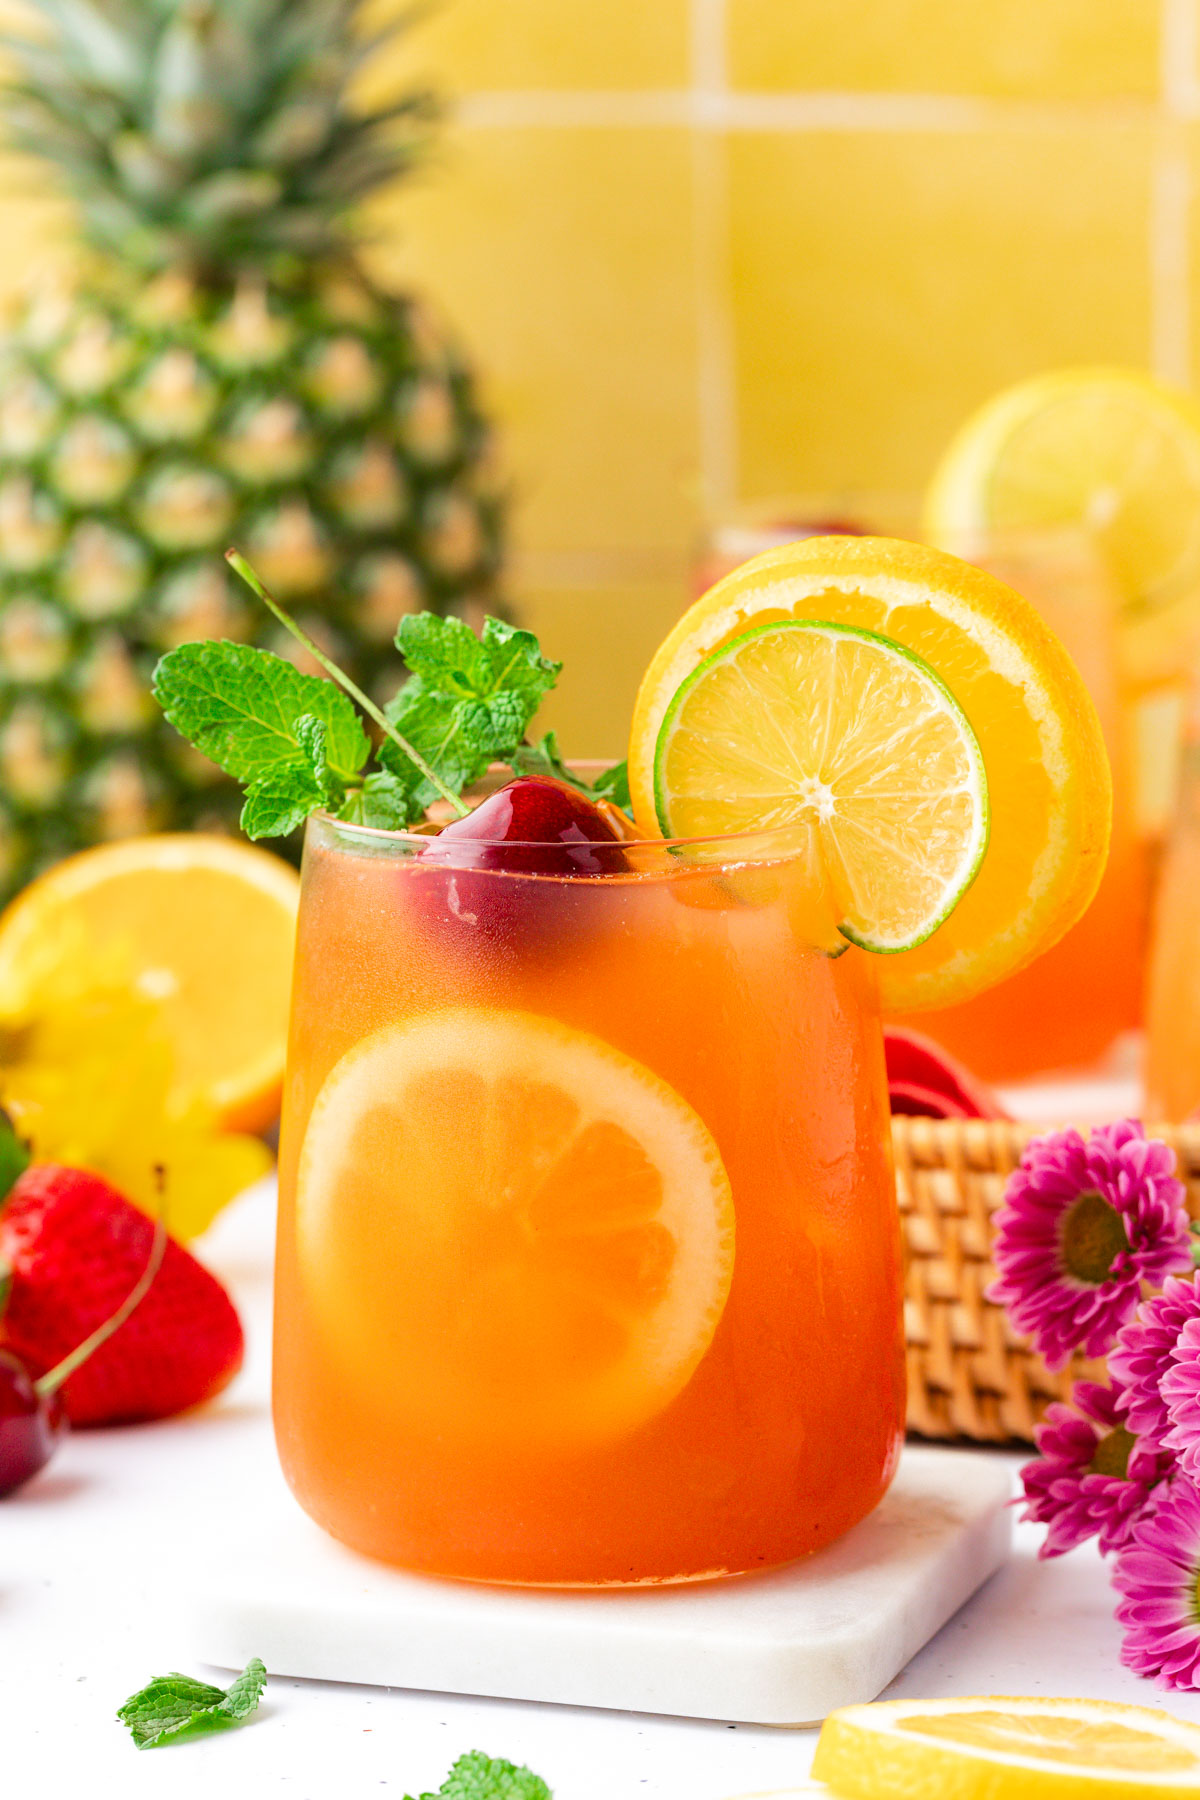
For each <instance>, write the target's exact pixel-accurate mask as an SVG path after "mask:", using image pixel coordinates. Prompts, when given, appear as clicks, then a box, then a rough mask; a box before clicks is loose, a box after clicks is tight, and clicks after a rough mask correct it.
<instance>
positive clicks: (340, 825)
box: [306, 810, 815, 861]
mask: <svg viewBox="0 0 1200 1800" xmlns="http://www.w3.org/2000/svg"><path fill="white" fill-rule="evenodd" d="M314 822H315V823H317V824H319V825H325V826H328V827H329V828H330V829H331V830H332V831H335V832H337V833H339V834H340V833H342V832H347V833H349V834H351V835H352V836H354V837H360V838H362V839H363V840H364V841H365V842H367V843H373V844H380V845H382V844H395V845H396V847H397V848H402V847H403V848H409V847H411V848H413V849H417V848H419V847H420V846H421V845H422V844H428V843H430V842H431V841H432V839H433V838H435V837H436V836H437V833H436V832H429V831H411V830H409V831H394V830H389V829H387V828H386V827H384V826H380V825H359V824H357V823H356V822H355V821H354V820H351V819H337V818H335V817H334V815H333V814H332V813H329V812H324V811H320V810H318V811H316V812H313V813H310V814H309V816H308V819H307V820H306V824H312V823H314ZM447 822H449V821H447ZM814 823H815V821H812V820H809V819H793V820H791V821H790V822H789V823H788V824H786V825H758V826H753V827H752V828H751V829H750V830H748V831H726V832H709V833H707V834H705V835H703V836H700V837H675V838H668V837H630V838H614V839H613V840H612V844H613V847H614V848H620V849H624V850H656V851H664V850H689V849H693V850H695V849H703V848H705V847H713V848H716V847H718V846H721V845H725V844H728V845H731V846H736V845H743V846H747V845H750V844H762V843H767V844H770V843H772V842H774V841H775V840H780V841H783V840H785V839H790V840H791V841H793V842H794V841H795V838H796V835H797V833H804V832H808V831H810V830H811V829H812V828H813V825H814ZM471 842H472V844H476V845H478V846H479V847H480V848H487V849H495V850H536V849H543V850H544V849H545V848H546V846H545V843H544V841H543V840H542V839H540V838H472V839H471ZM598 844H599V848H600V849H602V850H603V849H605V848H607V845H606V842H605V840H604V839H600V840H598ZM754 860H755V861H760V860H761V858H758V857H756V858H755V859H754Z"/></svg>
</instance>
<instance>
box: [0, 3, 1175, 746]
mask: <svg viewBox="0 0 1200 1800" xmlns="http://www.w3.org/2000/svg"><path fill="white" fill-rule="evenodd" d="M375 3H376V5H377V6H378V8H379V10H380V12H381V13H383V14H386V13H389V12H396V11H398V10H400V8H401V7H402V5H403V0H375ZM11 4H12V0H0V17H2V16H3V12H4V9H5V8H6V7H8V6H10V5H11ZM414 74H421V75H428V76H430V77H431V78H433V79H434V80H435V81H436V82H437V83H438V84H439V85H440V86H441V87H442V88H443V90H444V91H445V92H446V93H447V94H448V95H449V96H450V97H451V98H452V102H453V116H452V119H451V122H450V124H449V126H448V128H447V130H446V132H445V134H444V136H443V139H442V143H441V146H440V149H439V151H438V153H437V155H436V156H435V158H434V159H433V161H432V162H431V164H430V166H429V167H428V168H427V169H426V170H425V171H424V172H423V173H422V174H421V175H420V176H419V177H418V178H416V179H415V180H414V181H412V182H410V183H409V184H407V185H406V186H404V187H403V188H402V189H401V190H400V191H398V192H397V193H395V194H393V195H389V196H388V197H387V198H386V199H385V201H384V202H383V203H381V204H380V205H379V207H378V208H377V210H376V213H375V215H374V218H373V220H372V223H373V224H374V225H376V226H377V227H378V228H379V230H380V234H381V242H380V244H379V247H378V249H377V251H376V252H375V255H376V258H377V262H378V265H379V267H380V269H381V271H382V272H384V273H385V274H386V275H387V276H388V277H389V278H390V279H393V280H395V281H396V282H398V283H403V284H405V285H416V286H419V287H420V288H421V289H422V290H424V291H425V292H427V293H428V294H430V295H432V296H434V297H435V298H436V300H437V302H438V303H439V305H440V307H441V308H442V310H444V312H446V313H447V314H448V315H449V316H450V318H451V319H452V320H453V321H454V322H455V324H456V325H457V327H458V329H459V331H460V333H461V335H462V336H463V337H464V338H465V339H466V340H467V342H468V343H469V344H470V345H471V346H472V348H473V350H474V353H475V356H476V360H477V362H478V364H479V366H480V368H481V370H482V372H483V376H484V382H485V388H486V392H487V395H488V398H489V401H490V404H491V407H492V410H493V412H494V414H495V416H496V417H497V419H498V421H499V423H500V426H501V430H502V455H503V462H504V466H505V467H506V469H507V471H508V473H509V476H510V480H511V487H512V492H513V497H514V498H513V533H512V535H513V546H514V550H513V561H512V568H511V576H510V591H511V598H512V602H513V605H514V607H515V608H516V610H517V611H518V612H519V613H523V614H524V616H526V617H527V618H528V619H529V621H530V622H531V623H535V624H536V626H537V628H538V630H539V631H540V632H541V633H542V635H543V636H544V638H545V640H546V643H547V647H548V648H549V649H550V650H552V651H553V652H554V653H555V654H559V655H567V656H568V657H569V658H570V667H569V669H568V672H567V675H566V676H565V678H564V683H563V687H562V689H561V691H560V693H559V695H557V696H556V697H555V699H554V700H553V701H552V703H551V705H550V708H549V709H548V718H549V720H550V722H552V723H554V724H556V725H557V726H558V728H559V729H560V731H561V732H562V734H563V735H564V737H565V738H566V740H567V743H568V746H569V747H570V748H573V749H575V750H577V751H579V752H580V753H588V752H593V751H598V752H601V753H605V752H608V751H610V750H613V749H615V748H616V747H617V746H618V744H619V743H620V740H621V737H622V735H623V732H624V727H625V721H626V718H627V714H628V708H629V704H630V701H631V699H632V696H633V693H634V690H635V687H636V682H637V677H638V674H639V673H640V669H641V666H642V664H643V663H644V660H645V657H646V655H647V654H648V652H649V649H650V648H651V647H652V644H653V642H654V640H655V638H656V636H657V635H658V634H659V633H660V632H661V631H662V630H664V629H665V628H666V625H667V624H668V623H669V622H670V619H671V618H672V617H673V615H674V614H675V613H676V612H677V611H678V610H679V609H680V608H681V607H682V606H683V604H684V603H685V601H686V599H687V595H688V583H689V570H690V568H691V567H692V565H693V564H694V561H695V558H696V553H697V551H698V549H699V547H700V546H701V544H702V543H703V541H704V539H705V537H706V534H708V532H709V531H710V530H711V528H712V526H713V525H714V523H715V522H720V521H722V520H726V521H727V520H729V519H731V518H733V517H737V516H740V515H742V514H744V513H751V514H766V515H767V516H771V515H774V516H776V517H779V516H781V515H786V514H791V513H795V512H801V513H804V512H807V513H808V514H810V515H811V514H812V512H813V511H814V510H816V511H824V512H826V513H827V512H828V511H829V510H830V509H831V508H832V509H835V510H836V511H838V512H840V513H845V512H847V511H850V512H852V513H853V512H857V514H858V515H859V516H860V517H862V518H864V519H865V520H867V521H878V522H882V523H884V524H887V523H892V522H896V523H899V522H903V521H905V520H907V519H909V518H911V517H912V515H913V513H914V510H915V507H916V504H917V499H918V496H919V493H920V490H921V487H922V485H923V483H924V481H925V480H926V478H927V475H928V473H929V471H930V468H931V465H932V462H933V460H934V458H935V456H936V455H937V453H938V450H939V449H940V447H941V445H942V444H943V443H944V441H945V439H946V437H947V435H948V433H949V432H950V431H951V430H952V429H953V428H954V427H955V425H956V424H957V423H958V422H959V420H960V419H961V418H962V416H963V415H964V413H965V412H966V411H967V410H968V409H969V408H971V407H972V406H974V405H976V404H977V403H978V402H979V401H980V400H982V399H983V398H984V397H985V396H986V395H987V394H988V393H989V392H991V391H992V390H994V389H995V388H997V387H999V386H1001V385H1003V384H1005V383H1007V382H1010V381H1013V380H1017V379H1019V378H1020V377H1022V376H1024V375H1026V374H1031V373H1033V372H1035V371H1037V370H1039V369H1042V368H1045V367H1047V366H1052V365H1055V364H1063V363H1070V362H1077V361H1096V360H1113V361H1118V362H1125V363H1133V364H1137V365H1143V366H1148V367H1151V368H1154V369H1156V370H1157V371H1158V372H1159V373H1160V374H1162V375H1165V376H1167V377H1169V378H1171V379H1173V380H1176V381H1181V382H1185V383H1187V382H1190V381H1191V379H1192V375H1193V370H1195V369H1200V360H1198V358H1200V341H1198V338H1200V0H504V3H503V4H500V3H499V0H438V4H437V6H436V7H435V8H431V9H430V13H429V16H428V18H427V19H426V20H425V21H424V22H423V23H422V24H421V25H420V26H419V27H418V28H417V29H416V30H414V32H413V33H412V34H411V37H410V38H409V40H408V42H407V43H406V45H405V46H404V47H403V49H402V50H401V51H400V52H399V53H398V54H397V55H396V56H395V57H394V58H393V59H392V60H391V61H390V63H389V64H388V66H387V67H385V68H384V69H382V70H380V71H377V72H376V74H375V76H374V77H373V79H374V81H375V82H377V83H379V84H381V85H384V86H386V85H388V84H396V83H399V82H403V81H405V80H408V79H411V78H412V77H413V75H414ZM20 187H21V179H20V171H19V170H18V171H15V172H14V171H13V170H11V169H9V168H7V167H5V166H4V164H3V163H2V162H0V232H2V233H3V236H4V241H5V243H6V244H7V245H8V246H9V247H10V249H11V250H12V251H13V254H11V255H10V256H8V257H6V258H5V260H4V266H3V268H2V269H0V296H2V294H3V292H4V290H5V288H6V287H9V288H11V287H12V286H13V285H14V284H15V283H16V282H17V281H19V280H20V279H22V278H23V276H24V273H25V269H26V266H27V265H28V264H29V263H31V262H33V261H35V260H36V259H37V258H38V257H39V256H40V255H41V254H42V253H43V250H44V247H45V245H46V244H47V243H49V242H52V241H53V236H54V226H55V222H56V221H55V215H54V213H53V210H52V209H49V208H47V207H45V206H42V207H41V208H37V207H33V206H31V205H30V204H29V203H27V202H26V201H25V200H24V199H22V198H20V196H19V190H20Z"/></svg>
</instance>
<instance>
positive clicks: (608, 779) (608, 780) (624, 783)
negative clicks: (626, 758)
mask: <svg viewBox="0 0 1200 1800" xmlns="http://www.w3.org/2000/svg"><path fill="white" fill-rule="evenodd" d="M592 792H593V793H594V794H599V795H600V796H601V798H602V799H605V800H611V801H612V803H613V805H614V806H619V807H620V808H621V811H622V812H627V813H629V814H630V815H631V816H632V814H633V800H632V798H631V796H630V793H629V764H628V762H619V763H614V764H613V766H612V768H611V769H605V770H604V772H603V774H601V775H597V777H596V779H595V781H594V782H593V783H592Z"/></svg>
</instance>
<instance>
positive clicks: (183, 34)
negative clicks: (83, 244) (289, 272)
mask: <svg viewBox="0 0 1200 1800" xmlns="http://www.w3.org/2000/svg"><path fill="white" fill-rule="evenodd" d="M365 10H366V9H365V4H364V0H39V4H38V9H37V14H38V17H37V21H36V22H35V21H34V20H31V22H30V25H29V27H28V29H27V30H25V31H23V32H16V33H9V34H7V35H6V36H4V37H2V38H0V44H2V45H3V47H4V49H5V50H6V51H7V52H8V56H9V60H10V62H11V64H12V66H13V70H14V73H13V78H12V80H11V81H10V83H9V84H8V85H7V86H6V87H5V88H3V89H2V90H0V117H2V118H3V119H4V121H5V123H6V125H7V131H8V137H9V141H10V142H11V143H12V144H13V145H14V146H15V147H16V148H18V149H21V150H24V151H26V152H28V153H30V154H32V155H34V156H38V157H41V158H43V159H45V160H46V161H49V162H51V163H53V164H54V165H56V167H57V169H58V171H59V174H60V178H61V180H62V181H63V183H64V185H65V186H66V188H67V189H68V190H69V191H70V193H71V194H72V195H73V197H74V198H75V200H76V201H77V202H78V204H79V206H80V209H81V211H82V214H83V222H84V226H85V230H86V232H87V235H88V236H89V238H90V239H91V241H92V242H93V244H94V245H95V246H96V247H97V248H99V249H100V250H101V251H102V252H108V253H109V254H117V255H119V256H120V258H121V259H122V261H123V262H125V263H126V264H128V263H131V262H132V263H133V264H135V265H136V266H138V267H141V268H143V269H157V268H161V267H164V266H166V265H167V264H169V263H176V264H177V263H182V264H183V265H184V266H186V267H187V268H189V269H190V270H192V271H193V272H195V273H197V274H200V275H203V274H205V273H206V272H209V271H215V270H229V269H236V270H240V271H243V272H259V271H265V270H267V269H268V268H271V269H273V268H274V267H275V266H276V265H277V264H279V263H280V262H284V263H286V262H288V261H291V262H293V263H294V262H296V261H298V260H299V259H309V258H312V257H314V256H332V255H337V254H338V253H340V252H344V251H345V250H346V249H347V248H348V246H349V244H350V242H351V240H352V237H353V227H352V224H351V221H350V217H349V215H350V213H351V211H352V209H353V208H355V207H356V206H357V205H358V204H359V203H360V202H361V201H362V200H364V199H365V198H366V197H367V196H368V195H369V194H371V193H373V192H374V191H375V190H376V189H377V188H379V187H381V186H383V185H384V184H385V183H386V182H388V181H390V180H392V179H393V178H394V177H396V176H398V175H400V174H402V173H403V172H404V171H405V170H406V169H407V168H409V167H410V166H411V164H412V163H413V161H414V160H415V158H416V157H417V156H418V155H419V153H420V151H421V150H422V148H423V146H424V143H425V140H426V137H427V134H428V130H429V127H430V125H431V123H432V122H433V120H434V119H435V117H436V115H437V110H438V109H437V105H436V103H435V101H434V99H433V97H432V96H431V95H430V94H429V93H428V92H427V91H425V90H423V89H413V90H411V91H408V92H405V93H403V94H400V95H399V96H397V97H393V98H390V99H386V100H382V101H380V102H378V103H374V104H371V105H358V104H355V102H354V99H353V97H352V89H353V88H354V87H355V85H356V82H357V79H358V77H359V76H360V74H362V72H363V71H364V70H365V68H366V67H367V65H368V64H369V63H370V61H371V59H372V58H373V57H374V55H375V54H376V52H377V51H378V50H379V49H380V48H381V47H382V46H384V45H385V44H388V43H390V42H391V41H392V40H393V39H394V38H395V37H396V36H397V34H398V33H399V32H400V31H401V30H403V29H404V28H406V26H407V25H408V24H409V23H410V15H408V14H403V15H401V16H400V17H398V18H396V19H395V20H394V21H393V22H392V23H391V24H390V25H387V26H385V27H383V28H381V29H380V30H378V31H376V32H374V33H373V34H372V33H368V32H367V31H366V29H365V27H364V23H363V15H364V12H365Z"/></svg>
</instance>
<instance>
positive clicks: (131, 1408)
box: [0, 1163, 244, 1425]
mask: <svg viewBox="0 0 1200 1800" xmlns="http://www.w3.org/2000/svg"><path fill="white" fill-rule="evenodd" d="M2 1206H3V1210H0V1264H5V1263H7V1264H8V1265H9V1267H10V1268H11V1270H12V1286H11V1290H10V1293H9V1298H8V1305H7V1308H6V1310H5V1312H4V1316H3V1318H2V1319H0V1339H2V1340H3V1342H4V1343H5V1344H6V1345H7V1346H8V1347H9V1348H10V1349H11V1350H13V1351H15V1352H16V1354H17V1355H18V1356H19V1357H20V1358H21V1360H22V1361H23V1362H24V1363H25V1365H26V1366H27V1368H28V1369H29V1370H30V1371H31V1373H32V1374H34V1375H41V1374H44V1373H45V1371H46V1370H48V1369H50V1368H52V1367H53V1366H54V1364H55V1363H57V1362H58V1361H59V1360H60V1359H61V1358H62V1357H63V1356H65V1355H66V1354H67V1353H68V1352H69V1351H70V1350H72V1349H73V1348H74V1347H75V1345H77V1344H79V1343H81V1342H82V1340H83V1339H84V1338H86V1337H87V1336H88V1334H89V1333H90V1332H92V1331H94V1330H95V1329H96V1327H97V1326H98V1325H100V1324H102V1323H103V1321H104V1320H105V1319H106V1318H108V1317H109V1315H110V1314H111V1313H113V1312H114V1311H115V1309H116V1308H117V1307H118V1306H119V1305H120V1303H121V1301H122V1300H123V1299H124V1297H125V1296H126V1295H127V1294H128V1293H129V1291H130V1289H131V1288H132V1287H133V1285H134V1283H135V1282H136V1280H137V1278H138V1276H139V1275H140V1274H141V1272H142V1270H143V1269H144V1268H145V1266H146V1260H147V1258H148V1257H149V1255H150V1250H151V1245H152V1243H153V1239H154V1224H153V1221H152V1220H150V1219H148V1218H147V1217H146V1215H145V1213H143V1212H141V1211H139V1209H138V1208H137V1207H136V1206H133V1205H131V1203H130V1202H129V1201H128V1200H126V1199H125V1198H124V1196H123V1195H121V1194H119V1193H118V1192H117V1191H116V1189H115V1188H112V1187H110V1186H109V1185H108V1183H107V1182H106V1181H103V1180H102V1179H101V1178H100V1176H99V1175H93V1174H91V1173H90V1172H89V1171H87V1170H85V1169H70V1168H65V1167H63V1166H61V1165H60V1164H57V1163H42V1164H38V1165H35V1166H34V1167H33V1168H30V1169H27V1170H26V1171H25V1173H24V1174H23V1175H22V1176H21V1177H20V1178H19V1179H18V1180H17V1182H16V1183H15V1185H14V1186H13V1188H12V1189H11V1191H10V1193H9V1195H8V1198H7V1200H6V1201H4V1202H3V1203H2ZM243 1348H244V1341H243V1338H242V1327H241V1322H240V1321H239V1319H238V1316H237V1313H236V1312H235V1311H234V1307H233V1302H232V1301H231V1300H230V1298H229V1295H228V1294H227V1293H226V1292H225V1289H224V1288H223V1287H222V1286H221V1284H220V1282H219V1281H218V1280H217V1278H216V1276H215V1275H211V1274H210V1273H209V1272H208V1270H207V1269H206V1268H204V1267H203V1266H202V1265H201V1264H200V1263H198V1262H197V1261H196V1259H195V1257H194V1256H191V1255H190V1254H189V1253H188V1251H186V1250H185V1249H183V1247H182V1245H180V1244H177V1243H175V1242H174V1240H171V1241H170V1242H168V1244H167V1249H166V1254H165V1256H164V1257H163V1262H162V1267H161V1268H160V1269H159V1271H158V1274H157V1275H156V1276H155V1279H154V1282H153V1284H152V1286H151V1288H150V1291H149V1293H148V1294H147V1295H146V1296H145V1298H144V1299H143V1300H142V1302H141V1304H140V1305H139V1306H138V1308H137V1310H136V1311H135V1312H134V1313H133V1314H132V1315H131V1316H130V1317H129V1318H128V1319H127V1320H126V1321H125V1323H124V1324H123V1325H122V1326H121V1327H120V1329H119V1330H118V1331H116V1332H115V1333H114V1334H113V1336H112V1337H111V1338H110V1339H109V1340H108V1342H107V1343H105V1344H103V1345H101V1347H100V1348H99V1349H98V1350H96V1351H95V1353H94V1354H93V1355H92V1356H91V1357H90V1358H89V1360H88V1361H87V1362H85V1363H84V1364H83V1365H82V1367H81V1368H78V1369H76V1371H75V1372H74V1374H72V1375H70V1376H68V1378H67V1380H66V1382H65V1383H64V1384H63V1389H62V1395H63V1401H64V1403H65V1406H66V1413H67V1418H68V1419H69V1421H70V1423H71V1424H72V1425H115V1424H121V1423H129V1422H132V1421H134V1420H137V1419H161V1418H165V1417H166V1416H167V1415H168V1414H169V1413H177V1412H181V1411H182V1410H183V1408H184V1407H187V1406H198V1405H199V1404H200V1402H201V1401H203V1400H210V1399H211V1398H212V1397H213V1395H214V1394H219V1393H220V1391H221V1389H222V1388H223V1387H224V1386H225V1385H226V1384H227V1383H228V1382H229V1381H231V1380H232V1379H233V1377H234V1375H236V1373H237V1371H238V1369H239V1368H240V1367H241V1362H242V1351H243Z"/></svg>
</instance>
